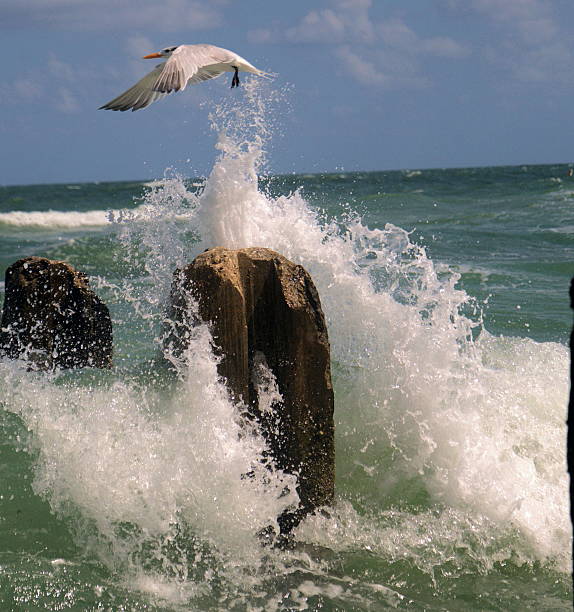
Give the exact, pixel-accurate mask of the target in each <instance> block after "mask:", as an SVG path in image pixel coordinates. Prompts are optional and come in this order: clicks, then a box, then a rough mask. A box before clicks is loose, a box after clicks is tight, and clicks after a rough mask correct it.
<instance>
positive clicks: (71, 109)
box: [54, 87, 80, 114]
mask: <svg viewBox="0 0 574 612" xmlns="http://www.w3.org/2000/svg"><path fill="white" fill-rule="evenodd" d="M54 106H55V107H56V108H57V109H58V110H59V111H60V112H62V113H66V114H70V113H77V112H78V111H79V110H80V104H79V102H78V100H77V98H76V96H75V95H74V94H73V93H72V92H71V91H70V90H69V89H68V88H67V87H60V88H59V89H58V90H57V91H56V97H55V99H54Z"/></svg>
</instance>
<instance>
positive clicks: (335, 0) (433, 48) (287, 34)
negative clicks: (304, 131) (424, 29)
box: [248, 0, 470, 89]
mask: <svg viewBox="0 0 574 612" xmlns="http://www.w3.org/2000/svg"><path fill="white" fill-rule="evenodd" d="M371 8H372V0H330V3H329V6H328V7H326V8H322V9H314V10H311V11H308V12H307V13H306V14H305V15H304V16H303V17H302V18H300V20H299V22H298V23H297V24H296V25H294V26H292V27H290V28H289V27H288V28H283V29H280V28H279V27H277V28H275V29H272V28H264V29H259V30H254V31H252V32H250V33H249V34H248V36H249V40H250V41H251V42H258V43H274V42H279V41H285V40H287V41H289V42H293V43H314V44H322V45H326V46H328V47H332V49H333V50H332V52H333V55H334V56H335V57H336V58H337V59H338V60H339V63H340V66H341V67H342V69H343V71H344V72H345V73H346V74H347V75H348V76H349V77H351V78H353V79H355V80H356V81H358V82H360V83H362V84H364V85H369V86H377V87H383V88H408V89H412V88H421V87H427V86H428V85H429V84H430V81H429V79H428V78H427V77H426V76H425V74H424V60H425V58H427V57H431V56H434V57H442V58H449V59H459V58H463V57H466V56H467V55H468V54H469V53H470V51H469V49H468V48H466V47H465V46H464V45H463V44H461V43H459V42H457V41H456V40H454V39H453V38H450V37H447V36H438V37H432V38H421V37H420V36H419V35H418V34H417V33H416V32H414V31H413V30H412V29H411V28H410V27H409V26H408V25H407V24H406V23H405V22H404V21H403V20H401V19H388V20H384V21H376V20H374V19H372V18H371V15H370V10H371Z"/></svg>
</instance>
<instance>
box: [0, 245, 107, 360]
mask: <svg viewBox="0 0 574 612" xmlns="http://www.w3.org/2000/svg"><path fill="white" fill-rule="evenodd" d="M5 291H6V293H5V298H4V308H3V312H2V322H1V327H0V355H1V356H7V357H10V358H12V359H24V360H26V361H28V363H29V365H30V367H31V368H32V369H40V370H50V369H53V368H57V367H60V368H81V367H86V366H87V367H97V368H107V367H110V366H111V363H112V323H111V319H110V314H109V312H108V308H107V307H106V305H105V304H103V303H102V301H101V300H100V299H99V298H98V297H97V296H96V295H95V294H94V292H93V291H92V290H91V289H90V288H89V286H88V279H87V277H86V276H85V275H84V274H82V273H81V272H78V271H76V270H74V268H72V266H70V265H68V264H67V263H65V262H63V261H52V260H50V259H45V258H43V257H27V258H25V259H20V260H19V261H17V262H15V263H13V264H12V265H11V266H10V267H9V268H8V269H7V270H6V288H5Z"/></svg>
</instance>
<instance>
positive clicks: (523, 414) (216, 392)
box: [1, 90, 570, 610]
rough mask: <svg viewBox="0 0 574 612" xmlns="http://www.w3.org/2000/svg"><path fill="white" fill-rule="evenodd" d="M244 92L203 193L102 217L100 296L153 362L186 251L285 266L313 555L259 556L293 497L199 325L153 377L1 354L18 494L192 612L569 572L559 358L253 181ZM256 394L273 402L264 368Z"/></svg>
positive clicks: (149, 199)
mask: <svg viewBox="0 0 574 612" xmlns="http://www.w3.org/2000/svg"><path fill="white" fill-rule="evenodd" d="M250 96H251V99H248V100H247V101H246V103H245V104H246V106H243V107H242V108H241V113H239V115H238V111H237V110H236V109H234V110H233V111H229V112H227V111H226V110H225V109H223V110H218V115H217V123H218V128H219V129H220V132H219V134H220V136H219V140H218V150H219V157H218V159H217V160H216V162H215V164H214V167H213V170H212V172H211V173H210V175H209V176H208V177H207V179H206V180H205V183H204V186H203V187H202V188H200V189H197V188H194V189H190V188H189V187H188V186H187V184H186V182H185V181H184V180H183V179H181V178H179V177H170V178H166V179H164V180H162V181H158V182H157V183H155V184H153V185H150V186H149V187H148V189H147V190H146V192H145V193H144V195H143V201H142V202H141V203H138V207H137V208H136V209H135V210H134V211H133V212H128V211H125V213H122V215H116V216H115V217H114V227H115V230H116V231H117V232H118V237H119V240H120V242H121V244H122V245H123V252H126V253H128V255H129V257H128V259H129V260H130V261H131V262H132V263H133V265H132V271H131V273H130V275H128V276H127V277H126V278H125V279H123V280H122V282H121V283H119V284H118V288H117V291H116V294H115V295H116V298H117V299H120V298H122V296H123V299H124V301H127V302H129V304H130V305H131V306H130V307H132V308H133V312H132V316H133V318H134V319H135V320H137V321H140V320H141V321H142V325H144V326H147V327H149V329H150V330H152V331H153V334H154V335H155V337H156V339H157V347H156V349H155V350H156V351H159V346H160V344H161V334H162V325H163V324H164V323H165V321H164V318H165V308H164V306H165V303H166V300H167V296H168V293H169V285H170V283H171V279H172V273H173V270H174V269H175V268H176V267H180V266H181V265H185V264H187V263H189V262H190V261H191V259H193V257H194V256H195V255H196V254H197V253H199V252H200V251H201V250H203V249H205V248H208V247H212V246H226V247H230V248H240V247H247V246H265V247H269V248H272V249H275V250H277V251H279V252H280V253H282V254H283V255H285V256H286V257H288V258H289V259H292V260H293V261H295V262H296V263H299V264H302V265H303V266H304V267H305V268H306V269H307V270H308V271H309V272H310V274H311V276H312V277H313V279H314V282H315V284H316V286H317V288H318V291H319V294H320V297H321V301H322V306H323V309H324V312H325V314H326V317H327V321H328V328H329V335H330V341H331V349H332V360H333V374H334V386H335V393H336V443H337V481H336V489H337V503H336V505H335V507H334V508H333V509H332V510H331V511H330V512H329V513H328V514H318V515H317V516H314V517H309V518H308V519H307V520H306V521H304V522H303V524H302V525H301V526H300V527H299V529H298V531H297V533H296V536H297V539H298V540H299V541H300V542H306V543H309V544H312V545H313V546H306V545H303V544H301V545H299V546H297V547H296V548H295V549H294V550H292V551H273V550H269V549H265V548H262V547H260V546H259V543H258V539H257V536H256V533H257V531H258V530H259V529H260V528H261V527H265V526H266V525H268V524H273V521H274V518H275V517H276V516H277V514H278V513H279V512H280V511H281V510H282V509H283V508H285V507H287V506H288V505H289V504H292V503H295V502H296V496H295V495H294V492H293V484H294V483H293V481H292V480H290V479H289V477H286V476H285V475H283V474H280V473H277V472H273V471H272V470H268V469H267V468H266V467H264V466H263V464H262V463H261V458H262V456H263V455H264V454H265V449H264V445H263V443H262V441H261V439H260V438H259V437H258V436H257V435H256V432H253V431H247V432H246V431H245V430H244V428H243V424H242V423H241V422H240V420H239V418H238V415H239V413H240V407H238V406H235V405H233V403H231V402H230V401H229V398H228V396H227V392H226V389H225V386H224V385H223V384H222V382H221V381H220V380H219V379H218V377H217V371H216V362H217V360H216V357H215V356H214V354H213V350H212V345H211V337H210V334H209V329H208V328H207V327H205V326H199V327H198V328H197V329H196V330H195V331H194V334H195V335H194V341H193V342H192V343H191V344H190V354H189V355H188V356H187V357H188V359H187V360H186V361H185V362H178V361H177V360H175V361H174V364H175V366H176V370H177V376H176V377H175V378H174V379H173V380H172V381H171V382H170V384H169V385H165V384H164V385H161V386H156V384H155V382H156V378H155V377H154V376H152V373H153V370H152V368H154V367H155V365H154V364H155V363H157V362H153V361H151V362H150V363H149V364H147V365H146V367H147V368H150V369H149V374H150V375H149V376H147V375H146V376H140V377H139V378H138V379H134V378H132V377H125V376H124V375H125V372H119V373H118V374H119V376H118V378H116V379H114V376H115V375H116V374H115V373H107V374H103V375H102V378H101V379H98V378H97V377H96V378H94V379H93V380H92V381H91V382H87V381H86V379H84V378H82V376H83V373H77V375H76V374H67V375H65V374H63V373H59V374H57V375H56V376H55V377H42V376H38V375H35V374H33V373H28V372H24V371H21V370H18V369H17V368H15V366H13V365H10V364H2V368H3V370H2V374H1V376H2V385H1V388H2V393H3V394H4V395H3V397H2V402H3V404H4V405H5V407H6V409H7V410H9V411H11V412H14V413H16V414H18V415H20V417H21V418H22V420H23V422H24V424H25V426H26V427H27V428H28V429H29V430H30V431H31V437H30V448H31V449H32V450H33V452H34V453H35V456H36V460H35V465H36V467H35V477H34V489H35V491H36V492H37V493H38V494H39V495H41V496H43V497H44V498H46V499H48V500H49V502H50V504H51V506H52V508H53V510H54V511H55V512H58V513H60V514H61V515H62V516H65V517H68V519H67V520H69V521H70V522H71V523H72V525H75V526H76V528H75V531H76V534H77V541H78V543H79V544H80V545H81V546H83V547H84V548H85V550H87V551H89V552H90V553H91V554H94V555H95V556H96V558H98V559H100V560H101V561H103V562H104V563H105V564H106V566H107V567H110V568H113V569H115V571H116V572H117V574H116V576H118V575H119V576H120V577H123V578H120V580H124V581H125V582H126V584H130V585H131V586H132V587H134V586H135V587H136V588H141V589H145V590H146V591H148V592H149V593H152V594H155V595H157V596H160V597H163V598H167V599H169V600H170V601H171V602H172V603H174V604H177V603H183V604H184V605H185V604H186V603H188V602H192V605H194V606H195V607H199V608H201V607H204V608H207V607H209V608H213V609H227V610H228V609H233V607H234V606H235V607H236V609H242V608H243V609H245V608H248V607H252V608H255V607H259V608H261V609H265V608H267V609H297V608H300V609H305V608H306V607H309V608H310V609H313V608H312V606H313V605H319V604H320V603H321V602H323V603H325V602H327V605H331V606H332V607H339V608H343V609H344V608H345V607H349V608H352V607H353V606H355V607H356V608H361V607H364V608H365V609H368V608H369V606H371V607H372V604H373V602H375V603H374V605H375V606H377V605H378V606H379V607H380V608H381V609H385V607H388V606H392V607H415V608H416V606H417V605H418V606H419V607H418V609H432V605H434V604H432V599H433V597H434V596H435V594H437V593H438V594H439V595H442V597H443V599H442V601H445V600H449V598H448V597H447V595H448V594H449V593H451V592H456V589H457V588H459V586H460V585H462V584H464V580H465V579H466V580H472V581H473V585H474V584H479V581H480V577H481V576H488V579H489V580H490V583H489V584H491V585H492V584H495V586H494V587H493V586H491V587H490V588H491V589H494V590H496V589H499V590H500V593H503V592H504V588H506V587H505V586H504V584H505V583H504V581H505V580H506V579H507V577H508V576H509V575H511V574H513V573H514V574H517V573H519V572H520V570H521V568H522V567H526V568H532V567H535V566H537V565H538V566H540V565H542V566H543V567H544V568H545V571H552V570H554V569H558V570H559V571H560V572H563V573H564V572H566V571H567V570H568V567H569V542H570V526H569V523H568V512H567V503H568V500H567V480H566V473H565V466H564V461H563V440H564V429H565V428H564V416H565V406H566V397H567V363H568V359H567V351H566V348H565V347H564V346H562V345H559V344H555V343H536V342H534V341H531V340H528V339H520V338H509V337H495V336H492V335H490V334H489V333H488V331H487V330H485V329H484V328H483V327H482V325H481V319H480V316H478V317H476V318H472V317H469V316H468V315H466V314H463V313H464V312H466V309H467V307H468V305H469V303H470V301H469V300H470V298H469V296H468V295H467V294H466V293H465V292H464V291H462V290H461V289H460V288H459V285H458V280H459V277H458V275H457V274H456V273H454V272H452V271H451V270H449V269H448V268H447V269H445V268H444V267H439V266H438V265H436V264H435V263H434V262H433V261H432V260H431V259H430V258H429V257H428V255H427V252H426V251H425V249H424V248H422V247H421V246H420V245H417V244H415V243H414V240H413V238H412V236H411V235H410V234H409V233H408V232H407V231H405V230H404V229H402V228H400V227H397V226H395V225H392V224H387V225H383V226H382V227H381V228H369V227H367V226H366V225H365V224H364V223H363V222H362V220H361V219H360V218H359V217H358V216H356V215H353V214H351V215H349V216H348V217H347V218H346V219H337V220H336V222H335V220H333V221H331V220H329V219H328V218H327V216H326V215H324V214H323V213H322V211H320V210H318V209H317V208H313V207H311V206H310V205H309V203H308V201H307V197H306V194H305V193H304V192H303V191H302V190H295V191H293V192H292V193H290V194H288V195H282V196H278V197H274V196H272V195H271V194H270V193H268V192H266V191H264V190H262V189H261V187H260V183H259V180H258V175H259V174H260V172H261V168H262V163H263V161H262V160H263V157H262V156H263V154H264V148H265V146H266V144H265V138H260V137H250V136H249V135H248V134H247V135H246V132H245V131H243V132H242V133H241V134H238V132H237V131H234V130H237V129H238V124H237V122H236V120H237V117H238V116H241V117H243V118H246V123H245V126H246V129H247V132H249V129H248V128H249V125H250V123H249V122H250V121H251V124H252V125H259V126H261V125H266V123H265V117H264V115H262V114H261V112H262V109H264V108H265V105H264V104H263V106H261V104H259V103H258V104H257V105H255V106H253V100H254V99H257V92H256V90H250ZM250 104H251V105H252V106H251V107H250V106H249V105H250ZM226 113H227V114H226ZM262 117H263V118H262ZM250 118H252V120H251V119H250ZM228 122H231V125H229V124H228ZM226 127H227V128H228V129H225V128H226ZM239 127H240V128H241V130H243V126H242V125H239ZM241 130H239V131H240V132H241ZM319 204H320V202H319ZM190 307H193V305H192V304H190ZM127 320H128V317H126V318H125V322H126V324H127ZM131 323H132V324H134V325H135V323H133V321H132V322H131ZM261 391H262V393H267V394H268V395H267V397H262V398H261V400H260V401H262V403H263V405H271V404H272V403H274V402H277V396H276V389H275V388H274V387H273V384H272V380H271V379H270V378H269V377H268V376H267V377H266V380H264V381H263V384H262V387H261ZM253 470H255V475H254V477H245V476H246V475H247V474H249V473H250V472H252V471H253ZM88 536H89V537H88ZM361 568H365V569H364V571H363V570H362V569H361ZM501 568H502V569H501ZM504 568H510V569H509V570H508V572H509V573H508V574H505V573H504V572H505V571H506V570H505V569H504ZM493 572H494V576H493ZM496 572H499V573H498V574H497V573H496ZM356 576H359V578H356ZM371 576H373V578H371ZM498 578H499V582H496V580H498ZM386 585H393V588H390V587H389V586H386ZM473 588H474V587H473ZM409 593H410V596H411V597H420V598H421V600H423V601H424V600H425V597H426V599H427V603H428V601H429V600H430V601H431V604H430V606H427V605H426V604H425V603H420V602H419V603H418V604H414V603H412V604H411V600H410V599H409ZM424 593H426V594H427V595H426V596H425V595H424ZM428 593H432V596H430V595H428ZM501 597H502V595H501ZM425 606H426V608H425Z"/></svg>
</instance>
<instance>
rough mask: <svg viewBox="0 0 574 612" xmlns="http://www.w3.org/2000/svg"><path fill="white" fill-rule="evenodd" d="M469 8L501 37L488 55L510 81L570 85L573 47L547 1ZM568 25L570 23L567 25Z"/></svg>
mask: <svg viewBox="0 0 574 612" xmlns="http://www.w3.org/2000/svg"><path fill="white" fill-rule="evenodd" d="M471 5H472V8H473V9H474V10H475V11H476V12H477V13H478V14H480V15H482V16H484V17H486V18H487V19H489V20H490V21H492V22H493V23H494V24H496V25H497V26H498V27H499V29H500V32H501V34H502V37H499V39H498V40H497V41H496V42H495V43H493V44H492V49H491V51H490V53H489V56H490V57H491V59H492V61H493V63H494V64H495V65H496V66H499V67H502V68H503V69H505V70H507V71H508V72H509V73H510V75H511V77H512V79H513V80H514V81H520V82H524V83H544V82H546V83H550V82H554V83H556V84H572V83H574V76H573V71H572V65H573V64H574V44H573V42H572V36H571V28H570V27H568V28H564V27H563V25H562V23H561V21H560V19H559V16H558V15H556V14H555V13H554V8H555V7H554V5H553V4H552V3H551V2H547V0H472V4H471ZM569 26H570V24H569Z"/></svg>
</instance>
